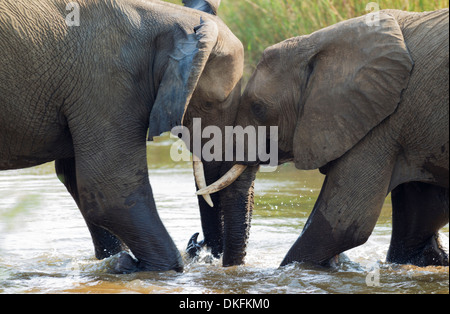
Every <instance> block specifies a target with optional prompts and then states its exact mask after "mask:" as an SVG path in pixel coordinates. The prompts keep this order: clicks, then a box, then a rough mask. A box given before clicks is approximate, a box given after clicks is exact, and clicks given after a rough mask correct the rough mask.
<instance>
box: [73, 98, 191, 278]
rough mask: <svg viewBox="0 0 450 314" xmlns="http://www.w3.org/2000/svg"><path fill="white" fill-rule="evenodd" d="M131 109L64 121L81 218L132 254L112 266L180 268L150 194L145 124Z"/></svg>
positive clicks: (120, 270)
mask: <svg viewBox="0 0 450 314" xmlns="http://www.w3.org/2000/svg"><path fill="white" fill-rule="evenodd" d="M111 108H115V107H114V106H111ZM132 113H133V112H127V113H126V114H122V115H120V114H117V115H113V116H112V117H107V118H108V119H110V121H109V120H107V119H106V118H104V119H105V120H106V122H105V121H100V122H101V123H100V122H99V120H98V119H94V118H92V119H91V120H87V122H91V123H92V124H91V125H86V123H87V122H86V120H83V121H77V120H76V119H73V120H71V123H69V124H71V125H70V127H71V133H72V137H73V142H74V148H75V161H76V181H77V190H78V195H79V203H80V209H81V211H82V213H83V216H84V217H85V219H86V220H87V221H89V222H90V223H92V224H93V225H95V226H97V227H100V228H102V229H106V230H108V231H109V232H110V233H112V234H114V235H115V236H116V237H117V238H118V239H120V240H121V241H122V242H123V243H124V244H125V245H126V246H127V247H128V248H129V249H130V250H131V252H132V253H133V255H134V257H135V258H136V259H137V260H133V259H131V258H121V259H120V260H119V265H118V268H119V269H117V271H119V272H132V271H151V270H155V271H166V270H181V269H182V268H183V262H182V259H181V255H180V253H179V251H178V249H177V248H176V246H175V243H174V242H173V240H172V239H171V237H170V235H169V233H168V232H167V230H166V229H165V227H164V225H163V223H162V221H161V219H160V217H159V215H158V213H157V210H156V205H155V201H154V199H153V193H152V189H151V186H150V182H149V177H148V168H147V159H146V131H147V128H146V124H145V123H143V121H139V120H138V121H135V120H133V119H132V118H131V117H130V116H131V114H132ZM124 117H126V119H125V118H124ZM75 118H78V116H76V117H75ZM80 119H81V118H80ZM115 119H118V121H116V120H115ZM144 121H145V120H144ZM83 123H84V124H83ZM80 125H82V126H83V127H80ZM133 262H134V263H133ZM121 266H123V269H122V268H121Z"/></svg>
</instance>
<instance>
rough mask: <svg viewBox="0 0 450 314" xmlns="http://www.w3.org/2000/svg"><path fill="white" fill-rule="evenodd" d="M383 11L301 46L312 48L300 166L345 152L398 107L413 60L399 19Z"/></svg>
mask: <svg viewBox="0 0 450 314" xmlns="http://www.w3.org/2000/svg"><path fill="white" fill-rule="evenodd" d="M379 17H380V18H379V23H374V22H373V21H367V19H366V16H363V17H359V18H355V19H351V20H348V21H344V22H341V23H338V24H336V25H334V26H331V27H328V28H325V29H323V30H320V31H317V32H315V33H313V34H311V35H310V36H308V37H306V41H307V44H306V47H305V46H303V47H300V49H299V52H300V54H304V53H305V51H306V50H308V49H309V48H310V47H313V49H312V50H314V53H313V54H311V55H309V56H308V62H309V63H308V66H306V70H305V71H306V72H307V73H306V76H307V77H309V79H308V82H307V85H306V87H305V90H304V93H303V96H302V103H303V107H302V109H301V112H300V113H299V118H298V122H297V126H296V130H295V134H294V142H293V146H294V147H293V149H294V160H295V164H296V167H297V168H300V169H316V168H319V167H322V166H324V165H325V164H327V163H328V162H330V161H333V160H335V159H337V158H339V157H341V156H342V155H343V154H344V153H345V152H347V151H348V150H349V149H351V148H352V147H353V146H354V145H355V144H356V143H358V142H359V141H360V140H361V139H362V138H363V137H364V136H365V135H366V134H367V133H368V132H369V131H370V130H371V129H373V128H374V127H375V126H377V125H378V124H380V123H381V122H382V121H383V120H384V119H386V118H387V117H388V116H389V115H391V114H392V113H393V112H394V111H395V110H396V108H397V106H398V104H399V102H400V99H401V95H402V91H403V90H404V89H405V88H406V87H407V85H408V82H409V77H410V74H411V71H412V67H413V61H412V59H411V57H410V55H409V53H408V49H407V47H406V45H405V41H404V38H403V34H402V32H401V30H400V27H399V25H398V23H397V22H396V20H395V19H394V18H393V17H392V16H390V15H388V14H385V13H381V12H380V15H379ZM369 22H371V23H369ZM375 24H378V25H375ZM371 25H372V26H371ZM305 48H306V49H305Z"/></svg>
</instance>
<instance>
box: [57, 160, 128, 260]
mask: <svg viewBox="0 0 450 314" xmlns="http://www.w3.org/2000/svg"><path fill="white" fill-rule="evenodd" d="M55 170H56V174H57V176H58V178H59V180H60V181H61V182H62V183H63V184H64V185H65V186H66V188H67V190H68V191H69V193H70V194H71V195H72V197H73V199H74V200H75V202H76V203H77V205H78V208H80V200H79V196H78V189H77V178H76V172H75V159H74V158H68V159H59V160H56V161H55ZM86 224H87V226H88V229H89V232H90V233H91V237H92V241H93V243H94V248H95V257H96V258H98V259H104V258H107V257H110V256H111V255H115V254H117V253H119V252H121V251H122V250H123V249H124V248H123V246H122V242H121V241H120V240H119V239H117V237H115V236H114V235H113V234H111V233H110V232H109V231H108V230H106V229H103V228H101V227H98V226H96V225H94V224H93V223H91V222H90V221H89V220H87V219H86Z"/></svg>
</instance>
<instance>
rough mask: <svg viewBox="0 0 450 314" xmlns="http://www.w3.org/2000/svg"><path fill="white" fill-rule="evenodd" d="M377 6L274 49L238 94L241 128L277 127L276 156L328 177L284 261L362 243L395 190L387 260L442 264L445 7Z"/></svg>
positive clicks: (330, 254)
mask: <svg viewBox="0 0 450 314" xmlns="http://www.w3.org/2000/svg"><path fill="white" fill-rule="evenodd" d="M375 14H377V15H376V16H375V18H374V16H373V15H368V16H363V17H358V18H354V19H350V20H347V21H343V22H340V23H338V24H335V25H333V26H330V27H327V28H324V29H322V30H319V31H317V32H314V33H312V34H310V35H307V36H300V37H296V38H292V39H288V40H286V41H283V42H281V43H279V44H276V45H274V46H272V47H269V48H268V49H266V50H265V52H264V54H263V57H262V59H261V60H260V62H259V64H258V66H257V69H256V71H255V72H254V74H253V75H252V77H251V78H250V81H249V83H248V86H247V87H246V89H245V91H244V93H243V95H242V100H241V105H240V107H239V108H240V109H239V112H238V116H237V124H238V125H241V126H243V127H246V126H278V149H279V160H280V162H286V161H293V162H294V163H295V166H296V168H298V169H305V170H308V169H317V168H318V169H320V171H321V172H322V173H323V174H325V175H326V177H325V181H324V184H323V186H322V190H321V193H320V195H319V197H318V200H317V201H316V203H315V206H314V208H313V211H312V213H311V215H310V217H309V218H308V221H307V223H306V225H305V227H304V229H303V231H302V233H301V235H300V237H299V238H298V240H297V241H296V242H295V244H294V245H293V247H292V248H291V249H290V250H289V252H288V253H287V255H286V257H285V258H284V260H283V261H282V265H286V264H289V263H291V262H295V261H297V262H307V263H313V264H319V265H330V263H331V262H332V261H335V259H334V257H336V256H337V255H338V254H340V253H341V252H344V251H346V250H349V249H351V248H354V247H356V246H359V245H361V244H363V243H365V242H366V241H367V239H368V237H369V236H370V234H371V233H372V230H373V229H374V227H375V224H376V222H377V219H378V217H379V214H380V211H381V208H382V205H383V202H384V200H385V198H386V196H387V194H388V193H389V192H391V191H392V204H393V226H392V227H393V232H392V239H391V244H390V249H389V252H388V255H387V261H389V262H394V263H411V264H415V265H420V266H422V265H448V252H445V250H444V249H443V248H442V246H441V244H440V241H439V235H438V231H439V229H440V228H442V227H443V226H445V225H446V224H447V223H448V221H449V214H448V211H449V208H448V205H449V195H448V189H449V181H448V180H449V171H448V169H449V115H448V112H449V94H448V86H449V85H448V83H449V58H448V53H449V37H448V35H449V28H448V27H449V11H448V9H445V10H439V11H436V12H427V13H407V12H402V11H397V10H386V11H380V12H377V13H375ZM241 163H242V164H257V163H259V161H258V160H256V161H251V160H246V161H244V162H241ZM205 191H208V192H214V191H215V190H214V189H209V188H206V189H202V190H201V191H199V192H198V194H202V193H203V192H205Z"/></svg>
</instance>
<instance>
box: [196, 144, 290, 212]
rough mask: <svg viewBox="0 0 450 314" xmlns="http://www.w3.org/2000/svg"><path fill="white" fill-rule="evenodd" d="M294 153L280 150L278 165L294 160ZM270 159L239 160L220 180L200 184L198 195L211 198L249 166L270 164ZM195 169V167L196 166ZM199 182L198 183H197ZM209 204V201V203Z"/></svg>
mask: <svg viewBox="0 0 450 314" xmlns="http://www.w3.org/2000/svg"><path fill="white" fill-rule="evenodd" d="M292 159H293V155H292V153H291V152H284V151H281V150H278V162H277V165H281V164H283V163H286V162H289V161H292ZM200 163H201V162H200ZM269 164H270V161H260V160H257V161H253V162H245V161H244V162H239V163H236V164H235V165H234V166H233V167H232V168H231V169H230V170H229V171H228V172H227V173H225V174H224V175H223V176H222V177H221V178H220V179H219V180H217V181H216V182H214V183H213V184H211V185H209V186H206V184H203V185H202V187H200V185H199V190H198V191H197V193H196V194H197V195H203V197H205V200H206V197H208V198H211V196H210V194H213V193H217V192H219V191H221V190H223V189H225V188H226V187H228V186H229V185H231V184H233V182H234V181H236V180H237V179H238V178H239V176H240V175H241V174H242V173H243V172H244V171H245V169H247V167H249V166H258V165H269ZM194 169H195V168H194ZM197 184H198V183H197ZM208 204H209V203H208Z"/></svg>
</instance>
